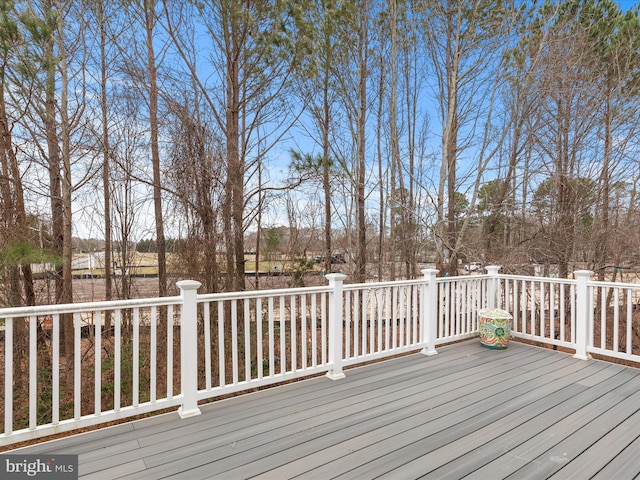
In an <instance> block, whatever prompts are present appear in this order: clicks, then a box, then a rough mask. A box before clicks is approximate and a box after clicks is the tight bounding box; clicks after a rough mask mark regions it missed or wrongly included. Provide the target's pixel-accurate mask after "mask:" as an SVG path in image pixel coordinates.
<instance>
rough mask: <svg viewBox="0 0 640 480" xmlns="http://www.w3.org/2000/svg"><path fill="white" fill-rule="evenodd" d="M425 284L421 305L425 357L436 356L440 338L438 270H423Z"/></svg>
mask: <svg viewBox="0 0 640 480" xmlns="http://www.w3.org/2000/svg"><path fill="white" fill-rule="evenodd" d="M421 272H422V274H423V275H424V279H425V283H424V284H423V285H422V295H421V298H422V302H421V303H422V305H420V331H421V332H422V344H423V345H424V347H423V348H422V352H421V353H422V354H423V355H435V354H437V353H438V352H437V351H436V338H437V336H438V284H437V283H436V275H437V274H438V270H435V269H433V268H427V269H424V270H421Z"/></svg>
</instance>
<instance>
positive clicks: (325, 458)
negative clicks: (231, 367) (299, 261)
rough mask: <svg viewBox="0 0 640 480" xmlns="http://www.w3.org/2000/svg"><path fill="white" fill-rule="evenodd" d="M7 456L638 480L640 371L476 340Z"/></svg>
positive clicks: (237, 469) (380, 473)
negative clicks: (501, 347)
mask: <svg viewBox="0 0 640 480" xmlns="http://www.w3.org/2000/svg"><path fill="white" fill-rule="evenodd" d="M346 374H347V377H346V378H345V379H342V380H337V381H332V380H329V379H327V378H324V377H320V378H314V379H311V380H306V381H303V382H298V383H295V384H290V385H286V386H282V387H277V388H272V389H269V390H264V391H261V392H258V393H254V394H250V395H244V396H241V397H236V398H232V399H229V400H224V401H219V402H215V403H213V404H210V405H207V406H203V407H202V411H203V413H202V415H201V416H198V417H194V418H190V419H187V420H181V419H179V417H178V415H177V414H175V413H172V414H168V415H162V416H158V417H155V418H150V419H146V420H141V421H136V422H131V423H127V424H123V425H119V426H116V427H111V428H106V429H102V430H99V431H95V432H90V433H86V434H82V435H77V436H73V437H69V438H65V439H61V440H56V441H52V442H48V443H44V444H40V445H37V446H34V447H29V448H28V449H21V450H14V451H13V452H7V453H25V454H26V453H29V454H35V453H45V452H46V453H57V454H62V453H69V454H79V470H80V477H81V478H84V479H94V478H95V479H97V478H100V479H108V480H112V479H116V478H127V479H135V480H139V479H147V478H148V479H156V478H180V479H197V478H220V479H235V478H249V477H258V478H264V479H278V480H280V479H285V478H293V477H299V478H315V479H328V478H336V477H339V478H346V479H358V478H361V479H369V478H377V477H381V478H393V479H403V478H418V477H422V478H462V477H466V476H468V478H478V479H492V480H493V479H498V478H507V477H508V478H535V479H541V478H557V479H567V478H577V479H586V478H602V479H606V480H610V479H626V478H634V477H636V476H637V475H638V474H639V473H640V370H638V369H635V368H630V367H623V366H620V365H616V364H612V363H607V362H603V361H596V360H589V361H581V360H576V359H574V358H573V357H572V356H571V355H569V354H565V353H560V352H556V351H553V350H548V349H542V348H536V347H532V346H528V345H524V344H520V343H516V342H511V344H510V345H509V348H508V349H507V350H503V351H494V350H488V349H485V348H482V347H481V346H480V345H479V342H478V341H477V340H476V341H468V342H464V343H461V344H457V345H451V346H447V347H442V348H440V349H439V354H438V355H435V356H432V357H427V356H424V355H420V354H415V355H411V356H407V357H403V358H399V359H393V360H388V361H385V362H382V363H378V364H375V365H370V366H366V367H360V368H356V369H352V370H348V371H347V372H346Z"/></svg>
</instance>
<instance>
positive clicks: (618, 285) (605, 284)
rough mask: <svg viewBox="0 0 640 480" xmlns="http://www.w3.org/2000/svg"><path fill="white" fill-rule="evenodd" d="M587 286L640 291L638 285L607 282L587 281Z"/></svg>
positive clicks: (639, 285)
mask: <svg viewBox="0 0 640 480" xmlns="http://www.w3.org/2000/svg"><path fill="white" fill-rule="evenodd" d="M587 285H588V286H590V287H615V288H631V289H634V290H640V283H623V282H607V281H601V280H589V281H588V282H587Z"/></svg>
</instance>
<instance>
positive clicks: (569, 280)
mask: <svg viewBox="0 0 640 480" xmlns="http://www.w3.org/2000/svg"><path fill="white" fill-rule="evenodd" d="M454 278H456V277H454ZM497 278H502V279H505V280H526V281H530V282H546V283H564V284H568V285H575V284H576V283H577V281H576V279H575V278H551V277H536V276H533V275H509V274H505V273H499V274H498V275H497Z"/></svg>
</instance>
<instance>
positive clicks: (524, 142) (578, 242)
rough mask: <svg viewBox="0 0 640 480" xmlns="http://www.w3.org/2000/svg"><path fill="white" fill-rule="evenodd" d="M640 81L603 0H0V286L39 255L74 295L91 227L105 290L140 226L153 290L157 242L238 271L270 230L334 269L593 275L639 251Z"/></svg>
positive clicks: (198, 262) (223, 286)
mask: <svg viewBox="0 0 640 480" xmlns="http://www.w3.org/2000/svg"><path fill="white" fill-rule="evenodd" d="M639 87H640V22H639V17H638V8H637V7H635V8H633V9H629V10H622V9H621V7H620V6H619V4H618V3H616V2H614V1H610V0H571V1H565V2H545V3H537V4H536V3H535V2H521V1H519V0H413V1H411V0H388V1H387V0H385V1H381V0H357V1H356V0H343V1H339V0H335V1H332V0H275V1H274V0H265V1H263V0H252V1H240V0H211V1H209V0H203V1H193V0H171V1H167V0H165V1H162V0H137V1H136V0H91V1H86V2H85V1H81V0H24V1H17V0H14V1H12V0H0V131H1V132H0V133H1V135H0V166H1V170H0V202H1V203H0V205H1V207H0V305H11V306H18V305H24V304H27V305H32V304H35V303H36V301H37V299H36V295H35V293H34V278H33V274H32V272H31V265H32V264H35V263H44V262H46V263H50V264H53V265H55V268H54V271H53V272H52V275H53V277H54V282H55V283H54V292H55V301H56V302H70V301H71V300H72V298H73V292H72V264H71V261H72V255H73V253H74V252H73V242H72V238H73V236H74V235H76V236H77V235H83V236H92V237H94V238H99V239H103V240H104V242H105V254H104V255H105V258H104V261H105V278H104V281H105V285H106V296H107V299H111V298H117V297H124V298H126V297H127V296H128V295H129V288H128V284H127V280H126V278H127V277H126V275H125V274H123V273H126V272H123V271H122V269H123V268H125V266H126V265H127V263H128V258H130V256H131V255H132V254H133V252H134V250H135V248H134V247H133V246H132V245H134V243H135V242H136V241H138V240H141V239H143V238H153V241H154V246H155V248H156V249H157V252H158V291H159V293H160V295H166V294H167V292H168V288H169V285H168V284H169V282H168V279H167V263H168V256H167V239H168V238H178V239H179V241H177V242H175V245H174V252H173V253H172V254H171V256H172V260H171V261H172V262H173V261H175V262H177V263H179V264H180V265H181V270H183V271H185V272H188V273H189V276H190V277H191V278H194V279H197V280H200V281H202V283H203V284H204V287H203V289H202V291H206V292H214V291H235V290H243V289H245V288H247V283H246V282H247V276H246V275H245V270H246V269H247V268H246V265H245V252H246V251H247V250H252V251H255V252H256V255H257V257H258V259H259V258H260V256H261V255H262V254H263V253H264V252H265V249H268V248H270V246H269V242H273V238H270V237H269V235H270V234H273V232H274V231H275V230H274V229H276V228H277V227H280V226H284V228H286V229H287V231H288V233H289V234H288V235H287V242H288V243H287V246H286V251H287V253H288V254H289V256H290V257H291V258H302V257H304V256H305V255H312V256H315V255H320V256H321V258H322V259H323V262H325V270H326V271H329V270H330V269H331V263H330V262H331V258H332V257H334V256H335V254H336V253H339V254H340V255H341V256H344V257H345V260H346V263H345V264H344V265H341V266H340V268H341V269H342V270H344V271H345V273H348V274H349V280H350V281H358V282H359V281H366V280H368V279H371V278H384V279H395V278H400V277H415V276H417V275H419V272H418V269H419V264H420V263H421V262H427V261H428V262H434V263H435V264H436V267H437V268H438V269H440V270H441V273H442V274H444V273H449V274H456V272H457V268H458V265H459V262H460V261H465V260H469V261H471V260H472V261H481V262H484V263H487V264H488V263H496V264H500V265H503V266H504V267H505V268H506V269H516V268H518V267H519V266H522V265H528V264H530V263H531V262H533V261H536V262H554V263H557V265H558V270H559V274H560V276H567V275H568V273H569V272H570V268H571V267H572V265H574V264H576V263H577V262H579V263H580V265H581V266H584V267H587V268H591V269H593V270H594V271H596V272H598V274H599V275H600V277H601V278H604V273H605V267H607V266H611V265H618V266H620V265H623V264H626V262H635V261H637V260H640V259H639V258H638V252H639V247H640V238H639V236H638V234H637V232H639V231H640V229H639V228H638V227H639V223H640V222H639V221H640V211H639V202H638V195H637V189H636V179H637V178H638V177H639V176H640V163H639V162H638V158H639V157H638V154H639V153H640V146H639V143H638V139H639V138H640V135H638V134H639V128H640V125H638V122H639V121H640V115H639V112H638V108H639V105H640V103H639V100H640V90H639ZM249 238H252V239H253V240H251V245H250V246H249V245H248V244H247V242H248V240H247V239H249ZM116 246H117V248H116ZM271 247H272V245H271ZM220 259H224V260H223V261H220ZM114 264H116V265H120V269H121V270H120V271H119V272H118V277H117V280H118V281H117V282H116V281H115V280H116V278H115V276H114V267H113V265H114ZM258 278H259V277H257V276H256V277H255V279H253V278H252V279H251V284H250V285H249V286H250V287H251V288H257V287H259V286H260V285H259V280H258Z"/></svg>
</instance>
